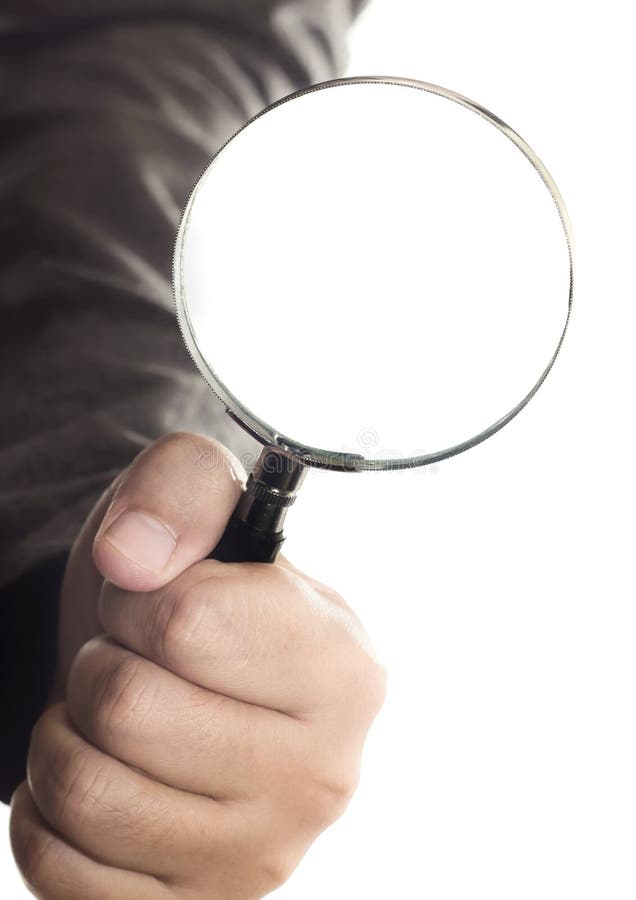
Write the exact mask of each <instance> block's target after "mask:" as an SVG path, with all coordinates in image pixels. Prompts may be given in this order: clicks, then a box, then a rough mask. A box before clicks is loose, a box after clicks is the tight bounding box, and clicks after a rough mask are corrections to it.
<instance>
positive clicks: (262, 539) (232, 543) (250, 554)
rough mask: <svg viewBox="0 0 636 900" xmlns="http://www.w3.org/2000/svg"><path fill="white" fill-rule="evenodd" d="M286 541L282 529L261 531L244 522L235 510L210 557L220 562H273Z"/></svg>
mask: <svg viewBox="0 0 636 900" xmlns="http://www.w3.org/2000/svg"><path fill="white" fill-rule="evenodd" d="M284 541H285V535H284V534H283V532H282V531H278V532H275V533H272V532H267V531H259V530H258V529H256V528H254V527H253V526H252V525H248V524H247V522H242V521H241V519H239V518H238V516H237V514H236V512H234V513H232V518H231V519H230V521H229V522H228V523H227V528H226V529H225V531H224V533H223V537H222V538H221V540H220V541H219V543H218V544H217V545H216V547H215V548H214V551H213V552H212V554H211V557H210V558H211V559H218V560H219V561H220V562H259V563H273V562H274V561H275V559H276V557H277V556H278V554H279V552H280V549H281V547H282V546H283V543H284Z"/></svg>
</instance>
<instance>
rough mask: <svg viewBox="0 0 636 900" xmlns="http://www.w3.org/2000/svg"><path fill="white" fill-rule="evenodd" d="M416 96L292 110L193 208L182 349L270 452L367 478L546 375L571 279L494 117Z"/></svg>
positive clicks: (276, 115) (328, 94) (310, 103)
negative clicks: (333, 460) (348, 458)
mask: <svg viewBox="0 0 636 900" xmlns="http://www.w3.org/2000/svg"><path fill="white" fill-rule="evenodd" d="M415 85H416V86H413V85H410V84H404V83H385V82H380V81H371V82H361V81H352V82H343V83H336V84H334V85H333V86H331V87H326V88H323V89H320V90H315V89H314V90H310V91H308V92H306V93H303V94H301V95H300V96H296V97H295V98H294V99H292V100H289V101H287V102H284V103H282V104H280V105H278V106H276V107H275V108H273V109H271V110H269V111H268V112H266V113H265V114H264V115H261V116H260V117H259V118H257V119H256V120H254V121H253V122H252V123H251V124H250V125H248V126H247V127H246V128H245V129H244V130H242V131H241V132H240V133H239V134H238V135H236V136H235V137H234V138H233V140H232V141H230V143H229V144H228V145H227V146H226V147H225V148H224V149H223V150H222V151H221V152H220V153H219V155H218V156H217V157H216V159H215V160H214V161H213V163H212V164H211V166H210V167H209V169H208V171H207V172H206V173H205V175H204V176H203V178H202V179H201V181H200V182H199V184H198V186H197V187H196V189H195V191H194V193H193V195H192V198H191V201H190V205H189V207H188V210H187V212H186V216H185V218H184V223H183V226H182V231H181V236H180V241H179V246H178V248H177V269H178V278H177V288H178V302H179V304H180V309H181V314H180V319H181V323H182V327H183V329H184V334H185V337H186V341H187V342H188V345H189V346H190V349H191V350H192V352H193V355H194V356H195V359H196V360H197V362H198V364H199V366H200V367H201V369H202V371H203V372H204V374H205V375H206V377H207V378H208V380H209V381H210V383H211V384H212V386H213V387H214V388H215V390H217V393H219V394H220V396H221V397H222V399H223V400H224V401H226V402H227V404H228V406H229V407H230V408H231V409H233V410H234V411H235V412H237V413H238V417H239V418H240V419H241V420H242V421H244V422H245V421H247V423H248V427H250V428H251V429H252V430H253V431H255V432H256V433H258V434H260V435H261V436H262V437H263V439H264V440H266V441H270V442H271V441H276V440H278V441H279V443H280V442H282V443H283V444H285V443H287V444H288V445H293V446H300V447H307V448H317V449H319V450H320V451H322V452H323V453H324V454H325V456H328V455H330V456H332V457H333V456H334V455H336V456H337V455H338V454H351V455H353V456H355V457H359V458H361V459H362V463H361V467H365V466H366V467H373V466H374V465H376V464H377V466H378V467H384V466H386V465H390V464H391V463H396V464H400V463H401V462H404V461H405V460H414V459H420V460H422V459H423V458H424V460H425V461H427V460H428V461H430V460H432V459H433V458H441V457H443V456H444V455H445V454H447V453H448V451H449V450H452V448H455V447H457V446H458V445H461V444H462V443H463V442H467V441H470V440H471V439H473V438H474V437H475V436H478V435H480V434H482V433H484V432H487V431H488V429H489V428H491V427H492V426H493V425H495V424H496V423H498V422H500V421H501V420H502V419H503V418H505V417H506V416H508V415H509V414H510V413H511V411H512V410H514V409H515V408H516V407H517V406H518V404H519V403H520V401H523V400H525V399H526V398H527V397H528V395H529V394H530V393H531V392H532V391H533V390H534V388H535V386H536V385H537V382H538V381H540V380H541V378H542V377H543V376H544V375H545V373H546V370H547V368H549V366H550V364H551V362H552V359H553V356H554V353H555V348H556V347H557V346H558V344H559V341H560V339H561V336H562V334H563V331H564V327H565V323H566V321H567V316H568V310H569V301H570V282H571V269H570V255H569V247H568V240H567V233H566V223H565V222H564V219H563V213H564V211H563V210H562V208H560V206H559V203H560V198H559V197H558V193H557V192H556V188H555V187H554V185H553V183H552V181H551V179H550V177H549V175H548V174H547V172H546V171H545V170H544V169H543V167H542V165H541V163H540V162H539V161H538V160H537V159H536V157H534V154H533V153H532V151H531V150H530V149H529V148H528V147H527V146H526V145H525V144H524V143H523V141H521V139H519V138H518V137H517V136H516V135H514V133H513V132H511V131H510V130H509V129H507V127H506V126H505V125H503V123H501V122H499V120H496V119H495V118H494V117H490V115H489V114H487V113H485V111H482V110H480V109H479V108H477V107H475V106H474V105H471V104H469V102H468V101H465V102H464V101H463V99H462V98H456V97H455V96H454V95H450V94H449V93H448V92H443V91H442V90H441V89H435V88H431V86H423V85H419V84H418V83H415ZM281 436H282V437H281ZM318 461H319V460H318Z"/></svg>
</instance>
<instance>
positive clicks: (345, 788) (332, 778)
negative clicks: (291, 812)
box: [297, 770, 359, 831]
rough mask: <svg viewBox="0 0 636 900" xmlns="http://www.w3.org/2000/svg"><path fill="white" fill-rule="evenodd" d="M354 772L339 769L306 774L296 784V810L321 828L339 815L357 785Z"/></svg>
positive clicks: (321, 829)
mask: <svg viewBox="0 0 636 900" xmlns="http://www.w3.org/2000/svg"><path fill="white" fill-rule="evenodd" d="M358 777H359V776H358V772H357V770H352V771H341V772H331V773H321V774H313V775H310V776H307V777H306V778H305V780H304V783H303V785H302V786H301V787H300V788H299V790H298V793H297V796H298V797H299V799H300V804H301V809H300V813H301V815H302V817H303V819H309V820H310V821H312V822H313V823H314V827H315V828H316V830H317V831H324V829H325V828H328V827H329V825H331V824H333V822H335V821H336V820H337V819H339V818H340V816H342V814H343V813H344V811H345V810H346V808H347V806H348V805H349V802H350V800H351V798H352V797H353V795H354V793H355V790H356V787H357V785H358Z"/></svg>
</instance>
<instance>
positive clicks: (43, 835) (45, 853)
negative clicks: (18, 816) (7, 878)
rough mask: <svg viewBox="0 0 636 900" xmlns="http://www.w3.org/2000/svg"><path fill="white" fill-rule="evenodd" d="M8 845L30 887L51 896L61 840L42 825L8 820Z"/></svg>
mask: <svg viewBox="0 0 636 900" xmlns="http://www.w3.org/2000/svg"><path fill="white" fill-rule="evenodd" d="M11 845H12V850H13V855H14V857H15V861H16V865H17V866H18V869H19V870H20V872H21V873H22V877H23V878H24V880H25V881H26V883H27V885H28V886H29V888H30V890H31V891H32V892H34V893H36V894H37V896H39V897H46V898H50V897H53V896H55V894H54V893H53V892H54V890H55V888H56V885H59V873H60V872H61V871H63V865H64V859H63V857H64V852H65V849H66V848H65V847H64V845H63V844H62V842H61V841H60V840H59V839H58V838H57V837H55V835H53V834H51V833H50V832H49V831H47V830H46V829H45V828H38V827H36V826H34V825H31V824H29V825H28V826H25V825H24V824H23V823H21V822H20V821H19V820H16V821H13V820H12V822H11ZM57 896H61V895H60V894H57Z"/></svg>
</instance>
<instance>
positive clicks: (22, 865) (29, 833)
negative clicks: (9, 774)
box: [10, 781, 174, 900]
mask: <svg viewBox="0 0 636 900" xmlns="http://www.w3.org/2000/svg"><path fill="white" fill-rule="evenodd" d="M10 837H11V849H12V850H13V855H14V857H15V860H16V863H17V865H18V868H19V869H20V871H21V873H22V876H23V878H24V880H25V881H26V883H27V885H28V887H29V889H30V891H31V892H32V893H33V894H34V895H35V896H36V897H41V898H45V900H86V898H87V897H90V898H91V900H109V898H112V897H117V898H118V900H163V898H165V900H169V898H174V894H173V893H172V892H170V891H168V889H167V887H166V886H165V885H164V884H162V882H160V881H159V880H157V879H156V878H153V877H151V876H148V875H141V874H138V873H136V872H129V871H125V870H123V869H115V868H110V867H107V866H104V865H102V864H101V863H98V862H96V861H95V860H93V859H91V858H90V857H88V856H85V855H84V854H83V853H81V852H80V851H79V850H77V849H76V848H75V847H73V846H71V845H70V844H69V843H67V842H66V841H65V840H64V839H63V838H62V837H61V836H60V835H59V834H56V833H55V832H54V831H52V829H51V828H50V827H49V825H48V824H47V822H46V821H45V819H44V818H43V817H42V815H41V814H40V812H39V810H38V808H37V806H36V805H35V802H34V801H33V798H32V796H31V792H30V791H29V787H28V785H27V783H26V781H25V782H23V783H22V784H21V785H20V787H19V788H18V789H17V791H16V792H15V793H14V795H13V798H12V801H11V822H10Z"/></svg>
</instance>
